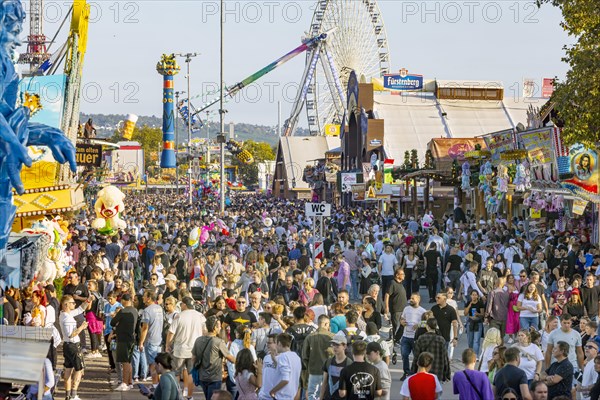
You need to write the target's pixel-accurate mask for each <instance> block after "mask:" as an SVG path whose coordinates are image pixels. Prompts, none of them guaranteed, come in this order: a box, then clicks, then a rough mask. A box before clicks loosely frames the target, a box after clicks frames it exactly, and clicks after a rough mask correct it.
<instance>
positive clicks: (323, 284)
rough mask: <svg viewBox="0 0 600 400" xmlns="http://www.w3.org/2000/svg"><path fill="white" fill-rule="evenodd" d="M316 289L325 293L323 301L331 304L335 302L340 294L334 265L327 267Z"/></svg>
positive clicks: (327, 304)
mask: <svg viewBox="0 0 600 400" xmlns="http://www.w3.org/2000/svg"><path fill="white" fill-rule="evenodd" d="M315 289H317V290H318V291H319V293H321V294H322V295H323V303H324V304H325V305H326V306H329V305H331V304H333V303H335V301H336V299H337V295H338V287H337V281H336V280H335V279H333V267H327V268H325V275H323V276H321V277H320V278H319V280H318V281H317V284H316V286H315Z"/></svg>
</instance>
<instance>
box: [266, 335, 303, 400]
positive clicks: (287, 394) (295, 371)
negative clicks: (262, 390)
mask: <svg viewBox="0 0 600 400" xmlns="http://www.w3.org/2000/svg"><path fill="white" fill-rule="evenodd" d="M291 345H292V336H291V335H288V334H287V333H280V334H279V335H278V336H277V352H278V354H279V355H278V356H277V367H276V368H277V374H278V379H279V383H277V384H276V385H275V387H273V389H271V390H270V391H269V395H270V396H271V397H272V398H274V399H278V400H294V398H296V395H297V394H298V391H299V390H300V371H301V370H302V361H301V360H300V357H298V354H296V352H294V351H291V350H290V346H291Z"/></svg>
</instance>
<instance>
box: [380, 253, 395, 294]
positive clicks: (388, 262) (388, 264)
mask: <svg viewBox="0 0 600 400" xmlns="http://www.w3.org/2000/svg"><path fill="white" fill-rule="evenodd" d="M397 265H398V259H397V258H396V255H395V254H394V248H393V247H392V244H391V243H387V244H386V245H385V251H384V252H383V254H381V256H379V268H378V272H379V276H381V284H382V286H383V287H382V289H383V291H382V293H387V289H388V288H389V287H390V284H391V283H392V280H393V279H394V270H395V268H396V266H397Z"/></svg>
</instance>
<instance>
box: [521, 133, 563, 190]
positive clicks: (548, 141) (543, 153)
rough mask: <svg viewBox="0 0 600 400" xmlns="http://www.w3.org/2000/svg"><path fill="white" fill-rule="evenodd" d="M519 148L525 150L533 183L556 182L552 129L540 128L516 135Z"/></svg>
mask: <svg viewBox="0 0 600 400" xmlns="http://www.w3.org/2000/svg"><path fill="white" fill-rule="evenodd" d="M518 138H519V142H520V144H521V146H522V147H523V148H524V149H525V150H527V159H528V160H529V166H530V170H531V178H532V180H533V181H546V182H556V181H557V167H556V157H555V154H554V150H553V128H552V127H548V128H541V129H536V130H532V131H526V132H520V133H518Z"/></svg>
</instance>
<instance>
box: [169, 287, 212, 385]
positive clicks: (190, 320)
mask: <svg viewBox="0 0 600 400" xmlns="http://www.w3.org/2000/svg"><path fill="white" fill-rule="evenodd" d="M205 331H206V317H204V315H203V314H201V313H199V312H198V311H196V310H195V309H194V300H193V299H191V298H189V297H185V298H184V299H183V300H182V301H181V312H180V313H179V317H178V318H176V319H174V320H173V323H172V324H171V326H170V327H169V332H168V333H167V342H166V346H165V349H166V351H167V352H172V353H171V354H173V369H174V370H175V371H177V372H176V373H177V375H178V376H179V375H180V374H183V375H181V376H182V377H183V382H184V383H185V386H186V387H187V388H188V393H194V389H195V386H194V381H193V380H192V375H191V372H192V368H193V367H194V365H193V363H192V349H193V348H194V344H195V343H196V339H197V338H198V337H199V336H202V335H203V334H204V332H205Z"/></svg>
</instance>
